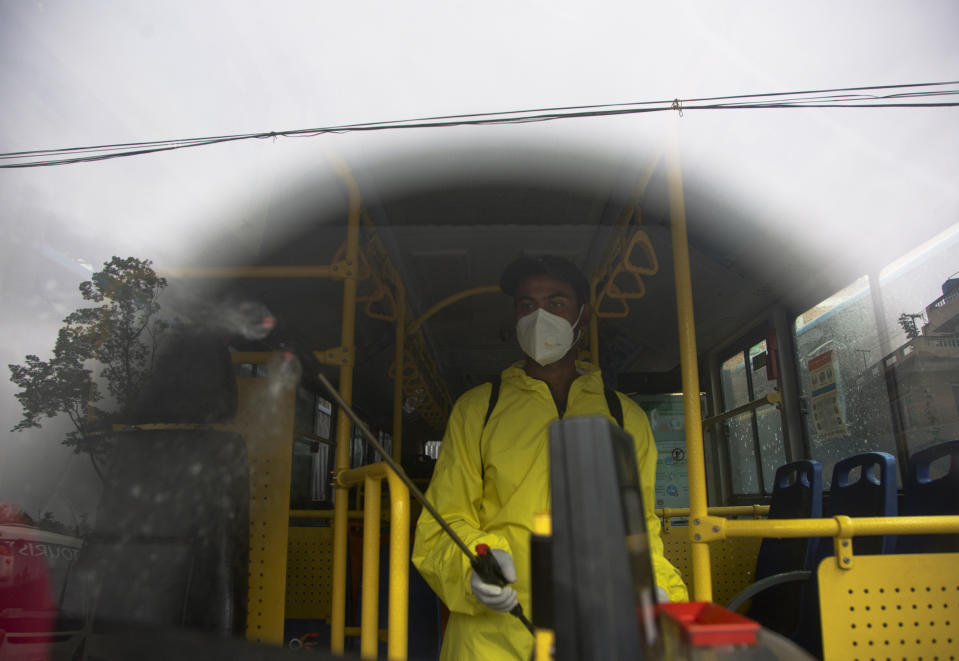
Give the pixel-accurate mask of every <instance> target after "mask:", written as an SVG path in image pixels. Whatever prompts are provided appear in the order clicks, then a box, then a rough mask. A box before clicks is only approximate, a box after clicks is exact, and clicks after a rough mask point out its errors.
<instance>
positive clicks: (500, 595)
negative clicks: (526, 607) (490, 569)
mask: <svg viewBox="0 0 959 661" xmlns="http://www.w3.org/2000/svg"><path fill="white" fill-rule="evenodd" d="M490 551H491V553H492V554H493V558H494V559H495V560H496V562H497V564H499V568H500V571H502V572H503V578H505V579H506V580H507V581H509V582H510V583H513V582H514V581H516V567H515V566H514V565H513V556H511V555H510V554H509V553H507V552H506V551H504V550H502V549H491V550H490ZM470 587H471V588H473V594H474V595H476V598H477V599H479V601H480V603H481V604H483V605H484V606H486V607H487V608H491V609H493V610H494V611H500V612H501V613H508V612H510V611H511V610H513V608H514V607H515V606H516V602H517V599H516V590H514V589H513V588H512V587H510V586H509V585H504V586H502V587H500V586H499V585H492V584H490V583H484V582H483V579H481V578H480V577H479V574H477V573H476V572H475V571H470Z"/></svg>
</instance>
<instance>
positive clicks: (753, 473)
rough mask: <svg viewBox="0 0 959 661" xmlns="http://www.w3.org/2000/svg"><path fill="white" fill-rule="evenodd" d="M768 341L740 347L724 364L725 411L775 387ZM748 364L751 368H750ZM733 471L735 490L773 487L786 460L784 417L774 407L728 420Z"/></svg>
mask: <svg viewBox="0 0 959 661" xmlns="http://www.w3.org/2000/svg"><path fill="white" fill-rule="evenodd" d="M768 357H769V353H768V350H767V346H766V340H762V341H760V342H758V343H756V344H753V345H752V346H749V347H748V348H746V349H742V350H738V351H737V352H736V353H734V354H733V355H731V356H729V357H728V358H727V359H726V360H725V361H723V363H722V368H721V383H722V391H723V392H722V396H723V410H724V411H731V410H733V409H735V408H737V407H739V406H743V405H744V404H748V403H749V402H752V401H755V400H757V399H759V398H762V397H765V396H766V395H768V394H769V393H770V392H772V391H773V390H774V389H775V388H776V381H775V379H769V378H768V377H767V374H766V365H767V362H768ZM747 366H748V367H747ZM725 430H726V438H727V440H728V443H729V455H730V456H729V459H730V462H731V465H732V466H734V467H735V470H733V471H732V491H733V493H734V494H736V495H755V494H763V493H769V492H771V490H772V480H773V475H774V474H775V472H776V468H778V467H779V466H781V465H782V464H784V463H786V456H785V450H784V445H783V433H782V417H781V415H780V413H779V410H778V409H776V408H775V407H772V406H761V407H759V408H758V409H754V410H753V411H747V412H745V413H740V414H739V415H737V416H734V417H732V418H730V419H728V420H727V421H726V422H725Z"/></svg>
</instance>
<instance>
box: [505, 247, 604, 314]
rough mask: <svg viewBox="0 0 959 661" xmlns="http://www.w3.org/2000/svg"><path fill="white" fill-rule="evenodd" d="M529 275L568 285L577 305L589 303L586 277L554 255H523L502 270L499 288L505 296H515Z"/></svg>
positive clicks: (563, 258)
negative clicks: (553, 279) (547, 277)
mask: <svg viewBox="0 0 959 661" xmlns="http://www.w3.org/2000/svg"><path fill="white" fill-rule="evenodd" d="M531 275H548V276H550V277H553V278H556V279H557V280H562V281H563V282H566V283H569V285H570V286H572V288H573V290H574V291H575V292H576V297H577V298H578V299H579V303H580V304H583V303H586V302H588V301H589V283H588V282H587V281H586V276H584V275H583V274H582V272H581V271H580V270H579V269H578V268H576V265H575V264H573V263H572V262H571V261H569V260H568V259H566V258H565V257H558V256H556V255H536V256H534V257H531V256H529V255H523V256H522V257H520V258H518V259H516V260H514V261H512V262H510V263H509V265H508V266H507V267H506V268H505V269H504V270H503V275H501V276H500V279H499V288H500V289H501V290H503V293H504V294H506V295H507V296H516V288H517V287H519V283H520V282H522V280H523V279H524V278H528V277H529V276H531Z"/></svg>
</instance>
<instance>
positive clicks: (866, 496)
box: [822, 452, 898, 555]
mask: <svg viewBox="0 0 959 661" xmlns="http://www.w3.org/2000/svg"><path fill="white" fill-rule="evenodd" d="M897 513H898V505H897V500H896V459H895V457H893V456H892V455H891V454H889V453H887V452H864V453H862V454H857V455H854V456H852V457H847V458H846V459H842V460H840V461H837V462H836V465H835V466H834V467H833V473H832V487H831V489H830V502H829V512H828V514H827V516H837V515H840V514H844V515H846V516H851V517H857V516H896V514H897ZM825 542H826V543H823V544H822V546H825V547H826V549H827V550H828V553H827V555H828V554H829V553H831V552H832V548H831V546H832V540H825ZM892 545H893V538H892V537H891V536H887V537H856V538H855V539H854V540H853V551H854V552H855V553H890V552H892Z"/></svg>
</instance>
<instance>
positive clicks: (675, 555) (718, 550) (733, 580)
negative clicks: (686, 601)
mask: <svg viewBox="0 0 959 661" xmlns="http://www.w3.org/2000/svg"><path fill="white" fill-rule="evenodd" d="M662 538H663V553H664V555H665V556H666V559H667V560H669V561H670V562H671V563H673V566H674V567H676V569H678V570H679V573H680V574H682V576H683V580H684V581H686V587H687V588H688V589H689V592H690V595H692V593H693V577H692V560H691V557H692V554H691V552H690V547H691V543H690V541H689V527H688V526H675V525H674V526H670V527H669V532H663V533H662ZM760 542H761V540H760V539H752V538H745V537H740V538H732V539H726V540H723V541H721V542H713V543H711V544H710V545H709V561H710V566H711V568H712V581H713V601H714V602H715V603H717V604H722V605H725V604H727V603H729V600H730V599H732V598H733V597H735V596H736V595H737V594H739V592H740V591H741V590H743V589H744V588H746V587H747V586H749V585H751V584H752V582H753V581H754V580H755V579H754V576H755V570H756V557H757V556H758V555H759V544H760Z"/></svg>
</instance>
